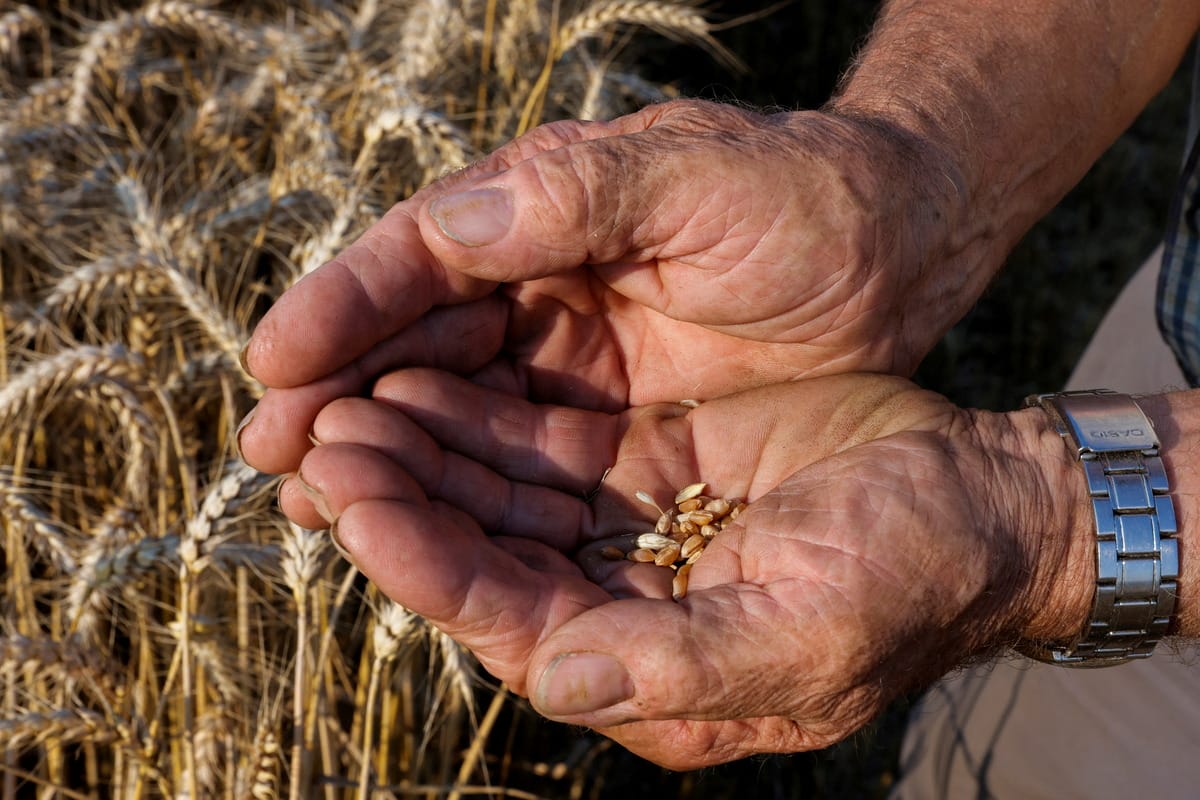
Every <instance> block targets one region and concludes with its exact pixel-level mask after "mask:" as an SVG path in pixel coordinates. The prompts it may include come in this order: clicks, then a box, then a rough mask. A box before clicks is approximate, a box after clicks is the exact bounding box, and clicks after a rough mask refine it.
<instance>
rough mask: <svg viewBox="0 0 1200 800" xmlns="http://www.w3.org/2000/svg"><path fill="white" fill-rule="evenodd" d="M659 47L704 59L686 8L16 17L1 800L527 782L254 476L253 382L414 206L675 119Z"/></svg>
mask: <svg viewBox="0 0 1200 800" xmlns="http://www.w3.org/2000/svg"><path fill="white" fill-rule="evenodd" d="M639 29H641V30H644V29H650V30H653V31H655V32H657V33H661V34H667V35H671V36H676V37H682V38H685V39H691V40H693V41H696V42H704V41H707V36H708V33H707V32H708V28H707V26H706V23H705V20H704V18H703V17H702V16H701V15H700V13H699V12H698V11H697V9H696V8H695V7H694V6H690V5H689V4H688V3H686V2H621V1H620V0H598V1H596V2H586V0H580V1H579V2H565V1H564V2H558V1H557V0H556V1H555V2H543V1H542V0H513V2H506V3H499V2H496V1H495V0H460V1H459V2H451V0H415V1H408V0H393V1H389V0H359V1H358V2H345V1H344V0H305V1H304V2H298V3H286V2H283V1H282V0H268V1H267V2H261V3H238V2H232V1H231V2H215V1H213V2H209V1H207V0H191V1H190V2H184V1H181V0H158V1H157V2H149V3H145V4H138V3H127V2H117V0H42V1H41V2H28V3H26V4H23V5H19V4H14V3H3V2H0V296H2V298H3V303H2V305H0V323H2V328H3V336H2V337H0V520H2V524H3V535H2V537H0V574H2V575H3V584H2V588H0V797H3V798H10V797H15V796H18V794H19V795H21V796H33V794H32V793H33V792H34V791H36V792H38V793H39V794H38V796H42V797H51V796H54V797H101V796H111V797H121V798H125V797H129V798H135V797H136V798H141V797H159V796H164V797H166V796H169V797H230V798H233V797H253V798H265V797H271V796H276V795H290V796H292V797H301V796H305V797H307V796H323V797H327V798H334V797H343V796H358V797H366V796H376V797H379V796H411V795H414V794H416V795H420V796H429V797H435V796H457V795H458V794H462V793H475V794H478V793H479V792H480V791H482V790H481V789H480V787H481V786H483V785H485V784H487V783H489V782H490V783H491V784H492V785H496V784H498V783H500V784H502V783H503V782H504V781H505V780H507V779H508V777H509V776H512V775H514V774H516V773H517V772H519V771H520V769H521V767H520V764H521V763H522V762H521V760H520V759H519V758H518V759H514V758H512V753H511V750H506V749H505V748H504V747H503V743H501V745H502V746H501V747H500V748H499V749H500V750H502V751H504V752H505V753H506V754H507V755H506V756H505V757H504V758H503V759H500V760H497V759H496V758H495V757H493V756H491V755H489V753H493V752H495V751H496V748H493V747H491V746H490V745H488V743H487V742H488V734H489V732H492V731H493V730H494V727H495V725H496V720H497V719H498V718H502V716H503V713H506V712H504V709H505V708H507V704H506V703H505V702H504V696H505V695H504V692H503V691H502V690H497V689H495V688H489V687H487V686H486V684H484V683H483V682H482V681H481V680H480V679H478V678H477V676H476V675H475V673H474V671H473V667H472V665H471V663H470V661H469V659H468V658H467V656H466V655H465V654H464V653H463V652H461V651H460V650H459V648H458V647H457V646H456V645H455V644H454V643H453V642H451V641H449V640H447V639H446V638H444V637H442V636H441V635H440V634H438V633H437V632H436V631H435V630H432V629H430V628H429V627H427V626H426V625H424V624H423V623H422V622H421V621H420V620H419V619H416V618H414V617H413V616H412V615H411V614H409V613H408V612H406V611H405V610H404V609H402V608H399V607H397V606H396V605H394V604H391V603H390V602H389V601H387V600H386V598H382V597H380V596H378V595H377V594H376V593H374V592H373V591H372V590H371V588H370V587H369V586H367V585H366V584H365V582H364V581H363V580H362V579H361V577H359V576H357V575H356V573H355V572H354V571H353V570H352V569H351V568H349V567H348V566H347V565H345V564H344V563H343V562H342V561H341V560H340V559H338V558H336V557H332V555H331V551H330V550H329V548H328V547H327V537H326V536H325V535H324V534H323V533H322V532H315V531H308V530H302V529H299V528H297V527H295V526H292V525H289V524H288V523H287V521H286V520H284V519H282V518H281V517H280V516H279V514H278V512H277V510H276V508H275V504H274V492H273V489H274V484H273V481H272V479H271V478H270V477H268V476H263V475H260V474H258V473H256V472H254V471H253V470H251V469H249V468H247V467H245V466H242V465H240V464H239V462H238V461H237V459H236V457H235V455H234V452H233V427H234V426H235V425H236V423H237V421H238V420H239V419H240V418H241V417H242V415H243V414H244V413H245V412H246V411H247V410H248V408H249V407H250V406H251V405H252V404H253V402H254V400H255V398H256V396H258V395H259V394H260V391H261V389H260V387H259V386H257V385H256V383H255V382H254V380H253V379H251V378H250V377H249V376H248V375H246V374H245V373H244V372H243V371H242V370H241V368H240V367H239V366H238V359H237V353H238V351H239V349H240V348H241V345H242V343H243V342H244V340H245V339H246V336H247V332H248V331H249V330H251V328H252V326H253V324H254V322H255V320H256V319H257V318H258V317H259V316H260V315H261V314H262V312H263V311H264V309H265V308H266V307H267V306H268V305H269V304H270V302H271V301H272V299H273V298H275V297H277V296H278V295H279V294H280V292H282V291H283V290H284V289H286V288H287V287H288V286H289V285H290V284H292V283H293V282H294V281H295V280H296V279H297V278H298V277H299V276H300V275H302V274H304V273H305V272H307V271H309V270H311V269H313V268H315V267H316V266H318V265H320V264H321V263H322V262H323V261H324V260H326V259H327V258H329V257H330V256H331V255H332V254H333V253H335V252H336V251H337V250H338V249H339V248H341V247H343V246H344V245H345V244H347V243H348V242H349V241H351V240H352V239H353V237H354V236H356V235H357V233H358V232H360V231H362V230H363V229H364V228H365V227H366V226H367V225H368V224H370V222H371V221H373V220H374V219H375V218H377V217H378V216H379V215H380V214H381V213H382V212H383V211H384V210H385V209H386V208H388V207H389V206H390V205H391V204H392V203H393V202H394V201H396V200H398V199H400V198H402V197H404V196H406V195H408V194H409V193H411V192H412V191H413V190H414V189H415V188H416V187H418V186H420V185H422V184H424V183H426V182H428V181H429V180H431V179H432V178H435V177H437V176H439V175H441V174H443V173H445V172H447V171H449V170H452V169H454V168H456V167H458V166H461V165H462V164H464V163H466V162H467V161H469V160H470V159H472V158H473V157H475V156H476V155H477V154H480V153H483V152H486V151H488V150H489V149H491V148H494V147H495V146H496V145H498V144H499V143H501V142H503V141H504V140H506V139H508V138H510V137H511V136H513V135H515V134H517V133H520V132H521V131H523V130H526V129H528V128H530V127H531V126H533V125H535V124H537V123H538V122H540V121H544V120H548V119H551V118H561V117H589V118H602V117H605V116H609V115H612V114H614V113H617V112H619V111H622V110H625V109H626V108H627V107H628V106H629V105H630V104H637V103H641V102H644V101H646V100H653V99H658V98H659V97H660V96H661V93H660V90H658V89H656V88H654V87H653V86H650V85H648V84H646V83H645V82H643V81H641V80H639V79H638V78H637V77H636V75H634V74H632V73H631V72H629V71H627V70H626V71H622V68H621V67H620V64H621V63H622V61H621V60H620V59H618V58H616V56H617V55H618V54H619V55H620V56H622V57H626V56H630V55H631V54H632V52H633V50H632V48H630V47H629V46H628V42H627V39H628V38H629V34H630V33H631V32H634V31H636V30H639ZM480 696H482V697H483V698H484V699H485V700H486V701H487V703H488V705H487V706H486V708H487V711H486V713H484V714H481V715H480V716H479V717H478V718H476V716H475V705H474V703H475V701H476V700H477V699H478V698H479V697H480ZM502 712H503V713H502ZM493 738H502V737H493ZM510 738H511V737H510ZM489 764H492V765H493V766H492V767H491V769H490V770H489V769H488V765H489ZM543 766H544V765H543ZM530 769H531V770H532V769H534V768H533V767H530ZM534 771H536V770H534ZM542 771H543V772H545V771H546V770H545V769H543V770H542ZM550 771H551V772H553V770H550ZM559 772H560V773H561V770H559ZM560 777H561V774H560ZM496 792H498V793H506V794H507V795H508V796H528V795H527V794H526V795H523V794H522V793H521V792H518V791H516V790H515V789H503V790H500V789H497V790H496Z"/></svg>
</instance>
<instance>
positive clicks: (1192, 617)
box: [1003, 392, 1200, 645]
mask: <svg viewBox="0 0 1200 800" xmlns="http://www.w3.org/2000/svg"><path fill="white" fill-rule="evenodd" d="M1198 395H1200V393H1197V392H1180V393H1175V394H1171V395H1161V396H1150V397H1143V398H1139V399H1138V405H1139V406H1140V408H1141V410H1142V412H1143V413H1144V414H1145V415H1146V417H1148V418H1149V420H1150V422H1151V423H1152V424H1153V426H1154V429H1155V435H1156V438H1157V440H1158V442H1159V456H1160V458H1161V460H1162V465H1163V468H1164V469H1165V471H1166V474H1167V482H1168V484H1169V486H1170V490H1169V493H1168V494H1169V496H1170V498H1171V500H1172V506H1173V508H1174V513H1173V517H1174V519H1175V520H1176V521H1177V525H1176V529H1177V531H1178V533H1177V534H1175V535H1173V536H1171V537H1170V538H1171V539H1173V542H1174V545H1175V547H1176V548H1177V550H1178V553H1179V558H1178V579H1177V580H1176V579H1175V577H1174V576H1173V575H1165V574H1164V576H1163V581H1164V583H1163V586H1164V588H1166V587H1168V586H1169V587H1170V589H1169V591H1171V592H1173V593H1174V601H1175V607H1174V611H1173V614H1172V616H1173V623H1172V625H1171V627H1170V628H1169V629H1168V633H1169V634H1182V635H1185V636H1195V635H1197V633H1200V628H1198V626H1197V613H1196V612H1197V602H1196V599H1195V598H1196V596H1197V589H1198V588H1200V587H1197V583H1198V581H1200V575H1197V572H1198V570H1197V559H1196V553H1194V552H1193V548H1192V547H1190V544H1191V542H1192V541H1193V540H1194V539H1193V537H1192V536H1191V535H1190V534H1191V530H1192V528H1193V522H1192V520H1194V519H1195V518H1196V515H1195V509H1194V499H1193V498H1194V497H1196V496H1197V491H1198V487H1200V481H1198V475H1197V470H1196V468H1195V466H1194V464H1195V462H1196V458H1195V456H1196V455H1197V454H1198V450H1200V448H1198V447H1197V444H1196V441H1195V439H1196V436H1195V435H1194V434H1193V433H1192V432H1194V431H1200V408H1198V407H1197V406H1198V405H1200V404H1198V403H1197V400H1196V399H1194V398H1196V397H1197V396H1198ZM1076 413H1078V409H1077V410H1076ZM1003 417H1004V418H1005V422H1006V424H1007V425H1008V426H1011V429H1012V430H1013V431H1014V432H1016V440H1017V441H1018V442H1020V444H1018V445H1017V446H1015V447H1010V448H1008V450H1007V451H1006V452H1007V453H1009V454H1013V453H1015V454H1017V457H1018V458H1023V459H1024V460H1025V462H1026V464H1027V465H1028V467H1029V468H1027V469H1025V470H1022V469H1019V468H1016V469H1011V470H1007V472H1008V474H1010V475H1012V476H1016V477H1017V478H1018V480H1017V481H1015V482H1010V484H1009V487H1008V492H1010V493H1011V496H1010V497H1009V498H1008V499H1005V500H1004V501H1003V503H1004V505H1005V506H1007V507H1013V506H1015V507H1016V508H1018V509H1019V511H1018V513H1017V514H1015V515H1013V516H1012V517H1011V519H1012V524H1015V525H1016V528H1015V529H1014V530H1015V531H1016V533H1015V534H1014V538H1015V539H1017V540H1019V541H1022V542H1024V543H1025V544H1024V545H1023V546H1022V547H1021V548H1020V551H1021V552H1022V553H1024V554H1025V557H1026V559H1027V564H1028V572H1027V574H1028V580H1027V581H1026V582H1025V585H1024V588H1023V589H1022V590H1021V591H1020V592H1019V594H1020V596H1021V597H1022V600H1021V601H1020V602H1019V603H1017V604H1016V606H1015V608H1014V611H1015V612H1016V613H1015V615H1014V620H1013V621H1014V630H1016V631H1017V633H1018V636H1019V638H1020V639H1022V640H1025V641H1027V642H1033V643H1035V644H1041V643H1045V644H1051V645H1066V644H1068V643H1071V642H1073V641H1077V640H1078V639H1079V638H1080V637H1081V636H1083V635H1084V633H1085V628H1086V626H1087V625H1088V623H1089V622H1091V621H1093V617H1094V616H1095V615H1096V614H1100V615H1101V616H1099V617H1096V619H1100V620H1103V619H1106V617H1105V616H1104V614H1105V612H1099V611H1097V610H1096V609H1095V608H1094V604H1095V602H1096V597H1097V549H1098V547H1099V546H1100V545H1099V544H1098V540H1097V525H1100V526H1101V527H1106V526H1107V527H1109V528H1110V529H1111V528H1112V526H1113V525H1114V523H1115V522H1116V520H1114V518H1113V515H1112V512H1111V511H1108V510H1101V509H1107V508H1108V507H1109V506H1108V503H1104V504H1103V505H1102V506H1096V507H1095V508H1093V500H1092V497H1091V496H1090V495H1089V492H1088V479H1087V477H1086V474H1085V470H1084V467H1083V464H1082V463H1081V462H1080V460H1079V459H1078V458H1077V457H1076V455H1075V453H1074V452H1073V450H1072V449H1071V447H1069V446H1068V444H1067V441H1065V440H1064V439H1063V438H1062V437H1061V436H1060V435H1059V433H1058V431H1057V430H1056V425H1055V423H1054V421H1053V419H1052V417H1051V415H1050V414H1048V413H1046V412H1045V411H1044V410H1043V409H1029V410H1027V411H1021V412H1014V413H1012V414H1007V415H1003ZM1077 419H1087V417H1086V416H1084V417H1077ZM1022 453H1023V454H1024V455H1023V456H1022V455H1020V454H1022ZM1127 458H1128V457H1126V456H1122V457H1121V459H1120V461H1119V462H1117V463H1124V462H1125V461H1126V460H1127ZM1089 463H1091V464H1093V465H1096V467H1097V468H1100V469H1103V470H1104V471H1105V473H1107V472H1108V470H1109V469H1110V467H1109V466H1101V465H1107V464H1108V463H1109V462H1108V461H1107V460H1106V459H1104V458H1103V457H1101V459H1100V460H1097V461H1092V462H1089ZM1138 463H1139V464H1140V463H1141V462H1140V461H1139V462H1138ZM1116 469H1118V470H1119V471H1120V470H1124V469H1125V467H1116ZM1119 474H1124V473H1119ZM1131 477H1132V476H1131ZM1097 491H1101V494H1100V495H1098V496H1099V497H1101V498H1104V497H1107V496H1108V495H1106V494H1104V491H1103V490H1099V489H1098V490H1097ZM1107 491H1112V489H1109V490H1107ZM1126 498H1127V500H1129V499H1131V496H1130V495H1126ZM1124 513H1126V514H1133V515H1134V516H1135V517H1136V516H1140V515H1142V514H1143V513H1144V512H1142V511H1138V510H1136V507H1134V508H1131V510H1130V511H1127V512H1124ZM1164 513H1170V509H1168V510H1167V511H1166V512H1164ZM1168 519H1169V517H1168ZM1131 524H1132V523H1131ZM1116 529H1117V530H1118V531H1119V530H1121V529H1122V528H1121V525H1119V524H1118V525H1117V528H1116ZM1121 541H1124V540H1122V539H1121V535H1120V534H1119V533H1118V534H1117V539H1116V542H1121ZM1133 541H1139V540H1138V539H1134V540H1133ZM1165 541H1166V539H1164V542H1165ZM1108 546H1109V547H1114V546H1119V547H1124V546H1125V545H1119V544H1114V543H1113V542H1112V541H1110V542H1109V545H1108ZM1164 552H1165V551H1164ZM1134 555H1135V554H1130V555H1129V556H1119V558H1120V559H1122V560H1121V561H1120V562H1118V563H1121V564H1130V563H1133V562H1138V563H1146V562H1148V561H1150V560H1151V559H1150V557H1149V555H1148V554H1140V555H1137V557H1134ZM1110 557H1113V556H1110ZM1165 558H1166V556H1165V555H1164V559H1165ZM1125 559H1132V561H1127V560H1125ZM1174 562H1175V559H1174V557H1172V558H1171V563H1174ZM1153 563H1154V564H1155V574H1156V575H1157V574H1159V566H1158V564H1159V562H1158V559H1157V557H1155V558H1154V559H1153ZM1162 563H1163V566H1164V569H1165V564H1166V563H1167V562H1166V561H1164V562H1162ZM1116 569H1117V567H1116V565H1115V564H1114V565H1113V566H1111V567H1108V568H1107V572H1108V573H1109V574H1110V575H1113V576H1118V575H1122V574H1124V572H1123V569H1122V571H1121V572H1115V571H1114V570H1116ZM1137 575H1138V572H1134V573H1132V576H1134V577H1130V578H1119V579H1118V580H1117V584H1116V586H1115V588H1112V589H1110V591H1116V592H1117V594H1116V597H1118V598H1120V597H1125V598H1126V600H1125V601H1124V602H1129V603H1131V609H1132V608H1133V607H1134V606H1136V604H1137V603H1139V602H1141V600H1140V598H1141V597H1142V596H1143V595H1141V594H1140V593H1141V592H1142V591H1144V590H1143V589H1141V588H1140V586H1141V584H1140V583H1137V582H1136V581H1139V580H1144V579H1139V578H1137V577H1136V576H1137ZM1110 580H1112V578H1110ZM1128 580H1133V581H1135V583H1132V584H1130V583H1127V582H1126V581H1128ZM1156 580H1157V579H1156ZM1168 581H1170V583H1168ZM1156 585H1157V584H1156ZM1121 587H1125V588H1121ZM1124 592H1133V595H1132V597H1131V596H1130V595H1128V594H1123V593H1124ZM1109 613H1111V612H1109ZM1138 613H1140V612H1138ZM1136 618H1137V617H1136V615H1135V617H1134V619H1136ZM1108 619H1113V618H1111V617H1109V618H1108ZM1113 624H1114V625H1116V624H1117V623H1116V622H1113ZM1131 625H1132V627H1130V626H1131ZM1124 627H1125V628H1128V629H1129V630H1134V629H1138V628H1140V627H1141V623H1132V622H1129V623H1125V624H1124ZM1143 630H1152V629H1149V628H1143ZM1157 635H1161V634H1157ZM1151 636H1152V637H1156V635H1155V634H1153V633H1152V634H1151Z"/></svg>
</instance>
